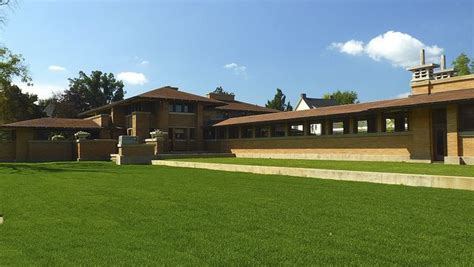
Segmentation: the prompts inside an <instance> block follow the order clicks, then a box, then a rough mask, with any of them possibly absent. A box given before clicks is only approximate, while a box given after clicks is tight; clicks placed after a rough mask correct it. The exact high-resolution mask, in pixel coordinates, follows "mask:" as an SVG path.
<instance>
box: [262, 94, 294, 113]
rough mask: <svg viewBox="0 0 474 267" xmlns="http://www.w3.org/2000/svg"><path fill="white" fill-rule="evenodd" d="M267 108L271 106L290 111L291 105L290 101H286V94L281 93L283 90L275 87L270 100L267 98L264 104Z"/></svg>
mask: <svg viewBox="0 0 474 267" xmlns="http://www.w3.org/2000/svg"><path fill="white" fill-rule="evenodd" d="M265 106H266V107H267V108H272V109H276V110H281V111H291V110H293V107H292V106H291V104H290V101H288V103H286V96H285V94H283V91H282V90H281V89H280V88H277V92H276V94H275V96H274V97H273V99H272V100H268V101H267V104H266V105H265Z"/></svg>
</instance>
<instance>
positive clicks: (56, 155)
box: [28, 140, 76, 162]
mask: <svg viewBox="0 0 474 267" xmlns="http://www.w3.org/2000/svg"><path fill="white" fill-rule="evenodd" d="M75 150H76V148H75V142H73V141H69V140H68V141H43V140H41V141H39V140H30V141H28V161H30V162H44V161H65V160H76V151H75Z"/></svg>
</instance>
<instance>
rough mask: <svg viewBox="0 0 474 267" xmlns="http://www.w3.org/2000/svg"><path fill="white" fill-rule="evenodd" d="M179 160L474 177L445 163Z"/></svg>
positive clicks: (473, 172) (465, 168)
mask: <svg viewBox="0 0 474 267" xmlns="http://www.w3.org/2000/svg"><path fill="white" fill-rule="evenodd" d="M172 160H179V161H193V162H207V163H225V164H240V165H258V166H279V167H298V168H314V169H329V170H350V171H367V172H392V173H409V174H433V175H448V176H468V177H474V166H473V165H469V166H467V165H444V164H438V163H435V164H427V163H406V162H373V161H331V160H302V159H261V158H188V159H172Z"/></svg>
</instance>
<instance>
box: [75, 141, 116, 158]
mask: <svg viewBox="0 0 474 267" xmlns="http://www.w3.org/2000/svg"><path fill="white" fill-rule="evenodd" d="M116 153H117V140H113V139H97V140H81V141H79V142H77V160H80V161H85V160H110V154H116Z"/></svg>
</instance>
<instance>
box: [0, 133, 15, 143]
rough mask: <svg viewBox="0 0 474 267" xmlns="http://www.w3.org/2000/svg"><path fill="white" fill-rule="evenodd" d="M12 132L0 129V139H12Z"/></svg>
mask: <svg viewBox="0 0 474 267" xmlns="http://www.w3.org/2000/svg"><path fill="white" fill-rule="evenodd" d="M12 140H14V138H13V132H12V131H0V141H12Z"/></svg>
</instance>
